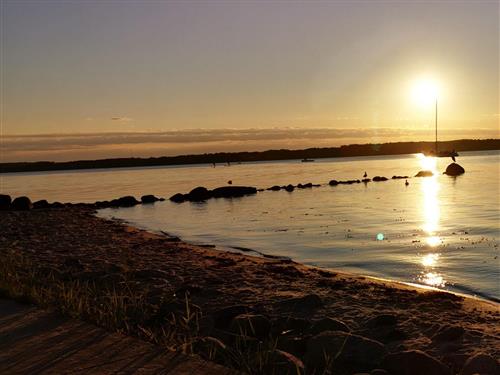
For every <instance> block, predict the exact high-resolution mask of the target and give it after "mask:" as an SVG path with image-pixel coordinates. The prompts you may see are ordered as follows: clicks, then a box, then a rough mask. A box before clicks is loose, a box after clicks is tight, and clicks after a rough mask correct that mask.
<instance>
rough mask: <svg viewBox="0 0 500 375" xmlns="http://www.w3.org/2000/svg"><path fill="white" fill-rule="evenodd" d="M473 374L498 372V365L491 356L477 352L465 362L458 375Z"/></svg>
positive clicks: (499, 369)
mask: <svg viewBox="0 0 500 375" xmlns="http://www.w3.org/2000/svg"><path fill="white" fill-rule="evenodd" d="M474 374H500V365H499V364H498V361H497V360H496V359H495V358H493V357H492V356H490V355H487V354H483V353H478V354H476V355H474V356H472V357H470V358H469V359H468V360H467V361H466V362H465V365H464V367H463V368H462V371H461V372H460V375H474Z"/></svg>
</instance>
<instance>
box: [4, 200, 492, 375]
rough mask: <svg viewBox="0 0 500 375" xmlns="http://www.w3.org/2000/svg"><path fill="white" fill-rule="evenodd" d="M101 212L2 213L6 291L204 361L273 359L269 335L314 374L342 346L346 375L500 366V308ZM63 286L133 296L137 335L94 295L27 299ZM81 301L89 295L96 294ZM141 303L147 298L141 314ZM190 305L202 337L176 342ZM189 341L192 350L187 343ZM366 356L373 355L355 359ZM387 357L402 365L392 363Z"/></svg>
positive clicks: (131, 318)
mask: <svg viewBox="0 0 500 375" xmlns="http://www.w3.org/2000/svg"><path fill="white" fill-rule="evenodd" d="M95 213H96V211H95V210H93V209H89V208H81V207H80V208H79V207H67V208H59V209H55V208H51V209H40V210H32V211H8V212H4V213H2V215H0V224H1V227H2V228H3V230H2V233H0V258H2V261H3V262H0V267H7V266H9V267H11V268H10V271H13V270H15V271H16V277H15V278H13V279H9V276H8V275H9V274H12V272H10V273H9V272H5V269H4V270H2V271H4V272H0V289H2V290H3V292H4V293H5V291H6V290H7V292H9V291H10V293H11V294H15V293H13V291H14V292H16V293H17V294H18V296H20V297H25V298H28V297H30V298H31V299H34V300H35V301H36V302H38V303H39V304H42V305H43V304H44V303H47V304H49V305H51V306H52V307H54V305H56V306H57V304H56V301H59V302H60V307H59V308H61V309H62V310H63V311H65V313H69V314H77V316H82V317H83V318H84V319H85V320H88V321H91V322H93V323H96V324H98V325H101V326H104V327H107V328H108V329H112V330H113V329H115V330H125V332H126V333H128V334H132V335H138V336H139V337H143V338H146V339H149V340H150V341H153V342H155V343H157V344H162V343H163V344H164V345H167V346H168V347H171V348H172V347H173V348H176V349H179V348H180V347H183V346H182V345H186V343H188V344H189V345H190V347H191V349H192V350H193V352H196V353H199V354H200V355H202V356H204V357H205V358H207V356H208V354H207V353H212V352H213V349H214V348H213V346H210V345H212V344H213V342H212V344H210V345H208V344H207V341H206V340H205V341H204V339H203V338H205V339H206V338H207V337H211V338H213V339H214V340H217V341H219V342H222V343H223V344H224V347H225V348H226V349H225V350H229V349H227V348H233V346H234V345H235V340H236V341H238V342H239V344H238V347H239V348H241V345H242V344H241V342H240V341H239V340H241V337H243V338H244V341H243V342H244V344H245V346H244V347H245V348H246V346H248V345H250V343H251V345H250V346H249V347H254V346H255V345H257V344H256V343H258V345H257V347H258V348H259V349H258V350H257V351H256V353H257V354H259V353H260V355H262V353H263V352H266V353H267V352H269V350H266V351H264V349H263V346H262V345H264V344H263V343H266V342H267V341H266V340H267V337H268V335H269V336H272V337H273V340H277V341H275V345H277V348H278V349H279V350H280V352H286V353H289V354H291V355H293V357H294V358H296V359H298V360H299V361H300V362H298V363H301V364H302V366H304V367H305V368H306V369H308V368H309V369H311V368H317V366H320V367H321V366H323V367H322V368H326V367H327V366H329V365H331V364H330V363H324V361H323V359H324V358H319V357H318V355H319V354H318V353H319V352H318V351H322V350H324V349H326V348H332V347H336V346H335V345H337V344H338V340H340V339H341V338H343V340H344V341H345V340H353V341H352V345H351V346H353V348H351V347H350V346H349V345H348V348H350V349H349V350H348V348H344V352H345V353H344V352H343V353H341V355H340V356H336V359H335V366H336V368H337V369H339V371H340V372H339V373H340V374H344V373H345V374H352V373H353V372H350V371H371V370H373V369H375V368H381V367H382V368H385V369H386V370H390V369H393V370H392V373H394V374H396V373H397V372H394V371H395V370H394V367H391V366H393V365H394V363H397V362H398V360H397V358H399V357H394V356H395V355H401V354H400V353H408V352H412V353H413V352H414V351H419V353H420V352H421V353H424V354H425V356H429V357H431V358H432V361H434V362H433V363H434V364H435V365H436V366H438V367H442V368H446V369H447V370H446V371H448V372H443V374H444V373H453V374H455V373H456V374H458V373H460V371H462V369H463V368H464V366H466V365H467V363H468V362H467V361H469V360H470V359H471V358H473V357H474V356H475V355H478V354H479V353H481V354H484V355H487V356H489V357H491V358H499V357H500V308H499V304H498V303H496V302H493V301H485V300H482V299H479V298H474V297H472V296H466V297H463V296H460V295H457V294H453V293H450V292H447V291H441V290H433V289H427V288H425V289H424V288H421V287H415V286H412V285H406V284H403V283H400V282H397V281H396V282H395V281H391V280H380V279H377V278H372V277H365V276H357V275H353V274H348V273H345V272H338V271H335V270H328V269H321V268H317V267H312V266H307V265H304V264H300V263H296V262H294V261H293V260H286V259H267V258H264V257H257V256H252V255H248V254H241V253H237V252H234V253H233V252H226V251H221V250H217V249H214V248H211V247H202V246H196V245H191V244H188V243H186V242H184V241H182V240H180V239H177V238H174V237H166V236H165V235H164V234H163V235H159V234H156V233H153V232H148V231H145V230H143V229H140V228H136V227H133V226H131V225H124V223H123V222H122V221H120V222H118V220H107V219H104V218H101V217H97V216H95ZM16 280H17V284H18V287H17V289H16V285H15V283H16ZM19 280H21V281H19ZM58 285H62V286H64V288H67V287H68V285H70V286H73V287H75V286H79V287H81V286H85V285H91V286H92V291H93V293H94V294H93V295H92V298H97V300H100V299H102V298H107V297H108V295H109V291H110V290H114V291H116V293H117V295H122V294H124V293H125V291H127V293H129V295H131V296H132V297H127V299H126V301H127V303H131V304H132V305H131V306H132V307H130V306H128V305H127V306H125V307H123V306H122V305H120V304H119V306H122V307H120V309H122V310H123V314H125V315H124V318H123V319H125V322H126V324H125V325H124V326H121V325H120V321H117V322H115V321H114V320H112V319H110V318H109V316H108V315H105V314H104V313H102V312H101V313H100V314H101V315H95V314H94V315H93V314H92V313H91V312H94V310H95V309H96V305H95V301H96V300H95V299H88V298H90V297H88V296H87V295H83V297H85V298H87V299H85V300H84V302H85V303H84V304H83V305H84V307H85V306H86V308H87V310H85V308H82V309H81V311H80V310H78V309H76V308H75V307H74V306H75V304H74V302H75V301H73V300H68V301H66V300H64V299H63V300H62V301H60V299H61V295H60V294H51V295H49V297H51V298H52V297H53V298H52V299H51V298H47V296H44V295H41V294H38V298H39V300H37V294H36V293H32V295H31V296H30V295H29V293H28V292H27V291H29V290H35V291H36V292H37V293H41V292H40V290H39V289H36V288H38V287H40V286H43V287H44V288H45V290H46V291H45V293H48V291H50V290H51V289H54V288H56V287H58ZM28 286H30V287H31V288H35V287H36V288H35V289H28V288H27V287H28ZM110 287H111V288H113V289H110ZM47 290H48V291H47ZM64 290H66V291H67V289H64ZM42 291H43V290H42ZM120 291H121V292H120ZM77 292H82V293H85V288H82V289H81V290H80V289H78V290H77ZM96 294H97V297H95V295H96ZM101 294H102V295H101ZM99 295H101V296H100V297H99ZM42 296H44V298H45V299H43V298H41V297H42ZM83 297H82V298H83ZM130 298H137V301H138V302H137V304H136V305H134V304H133V303H132V302H133V301H135V299H134V300H133V301H132V302H130ZM80 302H81V301H80ZM188 302H189V308H190V314H194V315H193V316H196V319H193V321H196V322H197V327H196V329H197V330H196V333H195V334H194V333H193V332H191V329H192V328H193V327H191V326H189V327H182V328H183V329H184V331H185V330H186V329H188V330H189V332H190V334H191V336H188V335H187V334H186V332H184V331H183V332H181V333H179V332H177V331H175V330H177V329H179V327H178V326H179V324H180V323H176V324H172V322H171V321H170V320H168V319H167V320H165V319H166V317H167V316H168V317H170V316H172V317H176V316H177V317H180V316H183V315H178V313H179V312H181V313H182V314H184V313H185V312H183V310H185V307H186V305H187V304H188ZM109 303H110V304H111V302H109ZM78 306H79V305H78ZM106 306H107V305H106V304H104V307H106ZM119 306H118V307H119ZM139 306H140V310H137V308H139ZM122 310H120V311H122ZM106 311H108V310H106ZM107 313H108V314H110V312H109V311H108V312H107ZM78 314H80V315H78ZM103 314H104V315H103ZM127 314H129V315H127ZM115 315H116V314H115ZM115 315H113V314H112V315H111V317H115ZM96 316H97V318H96ZM120 316H121V315H120ZM247 320H248V321H249V322H250V326H252V328H256V330H257V331H258V332H243V330H245V329H247V328H248V324H246V323H245V322H247ZM110 322H111V323H113V322H115V323H116V324H115V323H113V324H111V323H110ZM175 322H179V320H175ZM124 327H126V328H124ZM159 327H168V329H172V330H174V331H173V332H175V335H170V336H168V337H169V339H170V340H171V342H168V343H167V342H166V341H163V342H162V341H161V340H160V339H159V337H158V336H155V335H153V334H152V336H150V337H145V336H144V334H143V333H141V331H140V329H139V328H141V329H143V330H144V329H146V330H147V331H148V332H157V329H158V328H159ZM127 329H128V331H127ZM242 333H245V334H244V335H241V334H242ZM235 334H236V337H237V338H235ZM141 335H142V336H141ZM186 337H189V338H190V339H189V340H187V341H186ZM249 337H251V338H252V340H250V339H249ZM181 339H182V340H181ZM183 340H184V341H183ZM248 340H250V341H248ZM255 340H257V341H255ZM214 342H215V341H214ZM347 342H348V343H349V342H351V341H347ZM336 343H337V344H336ZM207 345H208V349H210V350H207ZM324 345H326V346H324ZM361 347H362V348H365V349H366V350H362V351H361V352H360V350H357V351H356V350H355V348H361ZM274 349H276V347H275V348H274ZM183 350H184V349H183ZM248 350H250V349H248ZM280 352H276V353H280ZM245 353H246V354H245V355H249V354H248V353H247V352H246V351H245ZM252 353H253V352H252ZM369 353H371V354H370V355H368V354H369ZM398 353H399V354H398ZM333 354H335V353H333ZM424 354H418V355H424ZM252 355H253V354H252ZM276 355H279V354H276ZM408 355H409V354H408ZM391 356H392V357H391ZM231 358H232V357H231ZM237 358H239V359H238V361H234V359H231V360H229V363H227V362H225V361H227V357H224V355H220V357H219V355H218V354H216V355H215V357H213V358H208V359H210V360H215V361H216V362H219V363H221V362H222V363H223V364H225V365H230V366H232V367H233V368H234V367H235V366H243V368H240V370H242V371H245V369H247V368H250V367H251V366H250V365H248V366H247V367H245V366H244V363H247V362H245V360H247V359H248V358H247V356H245V357H244V358H245V360H243V359H242V358H240V357H237ZM252 358H253V357H252ZM387 358H391V361H390V362H391V363H388V362H387V361H388V360H387ZM426 358H427V357H426ZM261 360H262V358H261ZM231 361H232V362H231ZM282 362H283V361H281V362H280V361H277V360H275V359H273V361H272V363H282ZM285 362H286V363H287V365H288V366H289V365H290V363H289V361H285ZM248 363H253V362H250V361H249V360H248ZM299 367H300V366H299ZM287 368H288V367H287ZM288 370H290V368H288ZM288 370H287V371H288ZM287 371H284V372H282V373H287ZM443 371H444V370H443ZM247 372H248V371H247ZM292 372H293V371H292ZM292 372H291V373H292ZM295 373H296V372H295ZM388 373H391V372H388Z"/></svg>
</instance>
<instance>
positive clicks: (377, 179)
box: [373, 176, 388, 181]
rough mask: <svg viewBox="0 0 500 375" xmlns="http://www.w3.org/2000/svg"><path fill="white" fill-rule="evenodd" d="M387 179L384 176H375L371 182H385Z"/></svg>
mask: <svg viewBox="0 0 500 375" xmlns="http://www.w3.org/2000/svg"><path fill="white" fill-rule="evenodd" d="M387 180H388V178H387V177H384V176H375V177H373V181H387Z"/></svg>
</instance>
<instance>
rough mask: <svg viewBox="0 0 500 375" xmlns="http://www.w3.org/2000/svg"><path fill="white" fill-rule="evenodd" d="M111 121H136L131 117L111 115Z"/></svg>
mask: <svg viewBox="0 0 500 375" xmlns="http://www.w3.org/2000/svg"><path fill="white" fill-rule="evenodd" d="M111 121H120V122H130V121H134V119H132V118H130V117H111Z"/></svg>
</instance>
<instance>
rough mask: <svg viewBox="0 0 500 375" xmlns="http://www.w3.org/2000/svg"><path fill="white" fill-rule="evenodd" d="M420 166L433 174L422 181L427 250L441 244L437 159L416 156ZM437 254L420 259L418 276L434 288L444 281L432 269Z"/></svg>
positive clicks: (423, 225) (444, 282) (440, 285)
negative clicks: (421, 269) (420, 268)
mask: <svg viewBox="0 0 500 375" xmlns="http://www.w3.org/2000/svg"><path fill="white" fill-rule="evenodd" d="M417 157H418V159H419V162H420V166H421V168H422V169H423V170H429V171H432V172H433V173H434V176H432V177H424V178H423V179H422V185H421V186H422V192H423V205H422V212H423V224H422V230H423V231H424V233H425V236H426V238H425V243H426V245H427V246H428V247H429V248H436V247H438V246H439V245H440V244H441V242H442V241H441V238H440V237H439V234H438V231H439V219H440V215H441V211H440V207H439V195H438V194H439V188H440V186H439V181H438V170H437V158H435V157H429V156H424V155H423V154H418V155H417ZM438 261H439V254H437V253H428V254H425V255H423V256H422V257H421V259H420V263H421V265H422V266H423V267H424V270H423V271H422V274H421V275H420V276H419V278H418V279H419V281H420V282H422V283H424V284H427V285H430V286H434V287H444V286H445V284H446V280H444V278H443V276H442V275H440V274H439V273H438V272H437V271H436V270H435V269H434V268H436V267H438V265H439V262H438Z"/></svg>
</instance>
